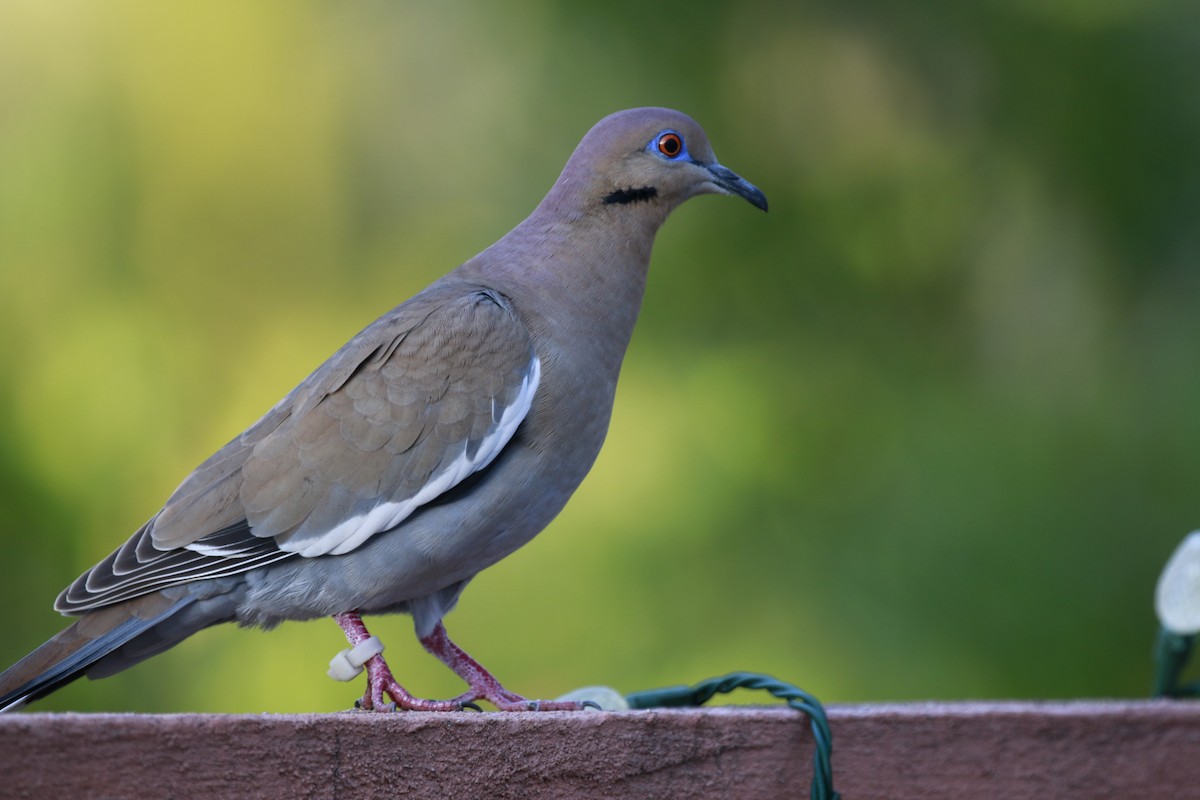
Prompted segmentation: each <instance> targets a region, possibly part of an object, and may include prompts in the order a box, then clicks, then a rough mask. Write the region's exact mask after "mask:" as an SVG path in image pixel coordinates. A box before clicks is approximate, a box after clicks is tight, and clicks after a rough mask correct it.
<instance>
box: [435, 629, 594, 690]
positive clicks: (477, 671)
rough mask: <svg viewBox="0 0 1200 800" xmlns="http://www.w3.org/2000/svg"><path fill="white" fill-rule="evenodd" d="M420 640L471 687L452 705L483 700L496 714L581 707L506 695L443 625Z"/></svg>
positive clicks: (502, 688)
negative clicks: (453, 639)
mask: <svg viewBox="0 0 1200 800" xmlns="http://www.w3.org/2000/svg"><path fill="white" fill-rule="evenodd" d="M420 641H421V644H422V645H423V646H424V647H425V649H426V650H428V651H429V652H430V653H432V654H433V655H434V656H436V657H437V659H438V660H439V661H441V662H442V663H443V664H445V665H446V666H447V667H449V668H450V669H452V670H454V674H455V675H457V676H458V677H460V678H462V679H463V680H464V681H466V682H467V685H468V686H470V687H471V688H470V689H469V690H468V691H466V692H464V693H463V694H461V695H459V696H458V697H456V698H454V700H453V701H452V702H457V703H461V704H463V705H465V704H467V703H474V701H476V700H486V701H488V702H489V703H491V704H492V705H494V706H495V707H496V708H497V709H499V710H500V711H580V710H582V709H583V708H584V706H583V704H582V703H575V702H570V701H562V700H529V699H526V698H524V697H522V696H521V695H519V694H516V693H514V692H510V691H509V690H508V689H505V688H504V687H503V686H501V685H500V681H498V680H496V679H495V678H494V677H493V676H492V673H490V672H488V671H487V670H486V669H484V668H483V665H482V664H480V663H479V662H478V661H476V660H475V659H473V658H471V656H469V655H467V653H466V651H464V650H463V649H462V648H461V647H459V646H458V645H456V644H455V643H454V642H452V641H450V636H449V635H448V634H447V633H446V628H445V626H443V625H442V623H440V622H439V623H438V624H437V627H435V628H434V629H433V632H432V633H430V634H429V635H428V636H426V637H425V638H424V639H421V640H420Z"/></svg>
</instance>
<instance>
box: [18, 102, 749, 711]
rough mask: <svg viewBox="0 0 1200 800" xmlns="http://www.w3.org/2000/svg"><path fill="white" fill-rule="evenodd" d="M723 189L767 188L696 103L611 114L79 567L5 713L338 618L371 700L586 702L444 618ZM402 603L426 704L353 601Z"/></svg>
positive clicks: (544, 493)
mask: <svg viewBox="0 0 1200 800" xmlns="http://www.w3.org/2000/svg"><path fill="white" fill-rule="evenodd" d="M711 193H716V194H734V195H739V196H741V197H743V198H745V199H746V200H748V201H750V202H751V203H752V204H754V205H755V206H757V207H758V208H761V209H763V210H766V208H767V201H766V198H765V197H764V196H763V194H762V192H760V191H759V190H758V189H757V188H755V187H754V186H752V185H751V184H749V183H747V182H746V181H745V180H743V179H742V178H740V177H738V176H737V175H736V174H734V173H733V172H731V171H730V170H728V169H726V168H725V167H723V166H721V165H720V164H719V163H718V162H717V160H716V158H715V157H714V155H713V151H712V148H711V147H710V146H709V143H708V139H707V137H706V136H705V134H704V131H703V130H701V128H700V126H699V125H697V124H696V123H695V122H694V121H693V120H692V119H691V118H689V117H687V116H686V115H684V114H681V113H679V112H678V111H672V110H669V109H663V108H639V109H632V110H628V111H621V112H618V113H616V114H613V115H611V116H609V117H606V118H605V119H603V120H601V121H600V122H599V123H598V124H597V125H596V126H595V127H593V128H592V129H591V131H589V132H588V133H587V135H586V136H584V138H583V141H581V142H580V144H579V146H578V147H577V148H576V149H575V152H574V153H573V154H572V155H571V158H570V160H568V161H567V165H566V167H565V168H564V169H563V171H562V174H561V175H560V176H559V178H558V180H557V181H556V182H555V184H554V186H553V187H552V188H551V189H550V192H549V194H547V195H546V197H545V199H544V200H542V202H541V203H540V204H539V205H538V207H537V208H536V209H534V211H533V213H532V214H530V215H529V217H528V218H527V219H526V220H525V221H524V222H522V223H521V224H519V225H518V226H517V227H516V228H514V229H513V230H512V231H511V232H510V233H508V234H507V235H506V236H504V237H503V238H502V239H500V240H499V241H498V242H496V243H495V244H494V245H492V246H491V247H489V248H487V249H486V250H484V251H483V252H482V253H480V254H479V255H477V256H475V257H474V258H472V259H471V260H469V261H467V262H466V263H465V264H463V265H462V266H460V267H459V268H458V269H455V270H454V271H453V272H451V273H449V274H448V275H446V276H445V277H443V278H441V279H440V280H438V281H436V282H435V283H433V284H432V285H430V286H429V287H428V288H426V289H425V290H424V291H422V292H420V293H419V294H417V295H416V296H415V297H413V298H412V299H411V300H408V301H407V302H405V303H402V304H401V305H399V306H397V307H396V308H394V309H392V310H391V311H390V312H388V313H387V314H385V315H384V316H383V317H381V318H380V319H378V320H376V321H375V322H374V323H372V324H371V325H370V326H368V327H367V328H366V329H365V330H363V331H362V332H361V333H359V334H358V335H357V336H355V337H354V338H353V339H351V340H350V342H349V343H347V344H346V345H345V346H344V347H342V348H341V349H340V350H338V351H337V352H336V353H335V354H334V355H333V357H332V358H330V359H329V360H328V361H326V362H325V363H324V364H322V365H321V366H320V367H318V368H317V370H316V371H315V372H313V373H312V374H311V375H309V376H308V378H306V379H305V380H304V382H303V383H301V384H300V385H299V386H297V387H296V388H295V389H294V390H293V391H292V392H291V393H290V394H288V396H287V397H285V398H284V399H283V400H282V401H280V402H279V403H278V404H277V405H276V406H275V407H274V408H272V409H271V410H270V411H268V412H267V414H266V416H264V417H263V418H262V419H260V420H259V421H258V422H256V423H254V424H253V425H252V426H250V428H248V429H247V430H246V431H245V432H244V433H242V434H241V435H240V436H238V437H237V438H235V439H234V440H233V441H231V442H230V443H229V444H227V445H225V446H224V447H223V448H221V449H220V450H218V451H217V452H216V454H214V455H213V456H212V457H211V458H209V459H208V460H207V461H205V462H204V463H203V464H201V465H200V466H199V467H198V468H197V469H196V470H195V472H193V473H192V474H191V475H189V476H188V477H187V478H186V479H185V480H184V481H183V483H182V484H180V486H179V488H178V489H176V490H175V492H174V494H172V495H171V497H170V499H168V500H167V502H166V505H164V506H163V507H162V509H161V510H160V511H159V512H158V513H157V514H155V515H154V516H153V517H152V518H151V519H150V521H149V522H147V523H146V524H145V525H143V526H142V528H141V529H140V530H139V531H138V532H137V533H135V534H134V535H133V537H132V538H130V539H129V541H127V542H126V543H125V544H123V545H122V546H121V547H119V548H118V549H117V550H116V551H115V552H114V553H112V554H111V555H110V556H108V558H106V559H104V560H103V561H101V562H100V563H99V564H97V565H96V566H94V567H92V568H91V569H90V570H88V571H87V572H86V573H84V574H83V575H82V576H80V577H79V578H78V579H77V580H76V581H75V582H74V583H73V584H71V585H70V586H69V587H67V589H66V590H64V591H63V593H62V594H61V595H59V597H58V600H57V602H56V603H55V608H56V609H57V610H58V611H61V612H62V613H64V614H69V615H75V616H78V617H79V619H78V620H77V621H75V622H74V623H73V624H72V625H71V626H70V627H68V628H66V629H64V630H63V631H61V632H60V633H58V634H57V635H55V636H54V637H53V638H51V639H50V640H49V641H48V642H46V643H45V644H44V645H42V646H41V647H39V648H38V649H37V650H35V651H34V652H33V653H31V654H29V655H28V656H26V657H25V658H24V659H22V660H21V661H20V662H18V663H17V664H16V665H14V666H13V667H11V668H10V669H8V670H7V671H6V672H4V673H3V675H0V709H4V708H9V707H16V706H19V705H23V704H24V703H26V702H29V701H31V700H35V699H37V698H39V697H42V696H44V695H46V694H48V693H50V692H52V691H54V690H55V689H57V688H59V687H60V686H62V685H64V684H66V683H68V682H69V681H71V680H73V679H75V678H77V677H79V676H80V675H83V674H86V675H88V676H89V677H92V678H97V677H104V676H107V675H111V674H113V673H115V672H118V671H120V670H123V669H125V668H127V667H129V666H131V665H133V664H136V663H137V662H139V661H141V660H143V659H145V658H148V657H149V656H152V655H154V654H156V653H159V652H161V651H163V650H166V649H167V648H169V647H171V646H173V645H175V644H177V643H178V642H180V641H182V640H183V639H185V638H186V637H188V636H190V635H191V634H193V633H195V632H196V631H199V630H201V629H202V628H206V627H208V626H210V625H215V624H217V623H220V622H231V621H236V622H239V623H242V624H246V625H259V626H262V627H266V628H269V627H271V626H274V625H277V624H279V623H280V622H282V621H284V620H305V619H312V618H314V617H322V616H330V615H332V616H333V617H334V619H335V620H336V621H337V622H338V624H339V625H340V626H341V627H342V630H343V631H344V632H345V634H346V636H347V638H348V639H349V640H350V643H351V645H352V646H355V648H356V650H357V653H355V655H356V657H357V658H356V662H360V661H365V666H366V669H367V674H368V688H367V691H366V694H365V695H364V697H363V700H362V705H363V707H365V708H370V709H381V708H384V707H385V700H384V695H385V694H386V695H388V696H389V697H390V698H391V699H392V701H394V702H395V704H396V705H397V706H398V707H401V708H407V709H420V710H450V709H459V708H462V707H463V706H464V705H466V704H468V703H472V702H473V701H475V700H479V699H483V700H487V701H488V702H490V703H492V704H493V705H495V706H496V707H497V708H499V709H502V710H526V709H575V708H578V707H579V705H578V704H577V703H570V702H562V703H553V702H552V703H538V702H531V701H527V700H525V699H524V698H523V697H520V696H519V695H516V694H513V693H512V692H509V691H508V690H506V689H504V687H502V686H501V685H500V683H499V682H498V681H496V679H495V678H493V677H492V676H491V674H489V673H488V672H487V671H486V670H485V669H484V668H483V667H482V666H480V665H479V664H478V663H477V662H475V661H474V660H473V659H471V658H470V657H469V656H468V655H467V654H466V653H464V652H463V651H462V650H461V649H459V648H458V647H457V646H456V645H455V644H454V643H453V642H451V641H450V639H449V638H448V636H447V635H446V630H445V628H444V627H443V625H442V617H443V616H444V615H445V614H446V613H447V612H448V611H449V610H450V609H451V608H453V606H454V604H455V602H456V601H457V600H458V596H459V594H460V593H461V592H462V590H463V587H464V586H466V584H467V582H468V581H469V580H471V578H472V577H473V576H474V575H475V574H476V573H478V572H479V571H480V570H482V569H484V568H485V567H488V566H490V565H492V564H494V563H496V562H497V561H499V560H500V559H502V558H504V557H505V556H506V555H508V554H509V553H512V552H513V551H514V550H516V549H517V548H519V547H520V546H521V545H523V544H525V543H526V542H528V541H529V540H530V539H531V538H533V536H534V535H536V534H537V533H538V532H539V531H541V530H542V529H543V528H544V527H545V526H546V525H547V524H548V523H549V522H550V520H551V519H553V518H554V516H555V515H557V514H558V512H559V511H560V510H561V509H562V507H563V505H564V504H565V503H566V502H567V499H568V498H569V497H570V496H571V493H572V492H574V491H575V488H576V487H577V486H578V485H579V483H580V481H582V480H583V477H584V475H586V474H587V472H588V470H589V469H590V468H591V465H592V462H593V461H594V460H595V458H596V455H597V453H598V452H599V450H600V445H601V443H602V442H603V440H604V436H605V432H606V430H607V428H608V422H609V416H610V414H611V411H612V404H613V393H614V391H615V389H616V383H617V374H618V372H619V371H620V367H621V361H622V359H623V358H624V355H625V349H626V346H627V345H628V343H629V338H630V335H631V334H632V332H633V326H634V322H635V321H636V319H637V315H638V310H639V307H640V305H641V300H642V294H643V289H644V286H645V280H646V270H647V267H648V265H649V261H650V249H651V246H652V245H653V243H654V235H655V233H656V232H657V230H658V228H659V226H660V225H662V223H663V221H664V220H665V219H666V218H667V215H668V214H669V213H670V212H671V211H672V210H673V209H674V208H675V207H676V206H678V205H679V204H680V203H682V202H683V201H684V200H687V199H688V198H689V197H693V196H695V195H699V194H711ZM393 612H407V613H409V614H411V615H412V617H413V621H414V624H415V627H416V633H417V637H418V638H419V639H420V641H421V643H422V644H423V645H424V646H425V648H426V649H427V650H428V651H429V652H430V653H432V654H433V655H435V656H436V657H437V658H439V659H440V660H441V661H442V662H444V663H445V664H446V665H447V666H448V667H450V669H452V670H454V672H455V673H457V674H458V675H459V676H460V677H461V678H462V679H463V680H464V681H466V682H467V684H468V686H469V689H468V690H467V691H466V692H465V693H464V694H462V695H461V696H459V697H456V698H454V699H452V700H442V701H433V700H422V699H419V698H415V697H413V696H412V695H410V694H409V693H408V692H407V691H405V689H404V688H403V687H401V686H400V684H398V683H397V682H396V680H395V679H394V678H393V677H392V674H391V672H390V670H389V669H388V666H387V664H386V663H385V662H384V660H383V656H382V655H380V654H379V653H378V652H377V651H378V649H379V648H378V647H373V645H374V642H373V641H372V639H373V637H371V636H370V634H369V633H368V632H367V630H366V628H365V627H364V625H363V622H362V618H361V615H362V614H382V613H393ZM364 643H366V644H364ZM360 645H362V647H359V646H360ZM356 662H352V663H351V664H350V665H349V666H350V668H351V669H352V668H353V667H354V666H355V665H356Z"/></svg>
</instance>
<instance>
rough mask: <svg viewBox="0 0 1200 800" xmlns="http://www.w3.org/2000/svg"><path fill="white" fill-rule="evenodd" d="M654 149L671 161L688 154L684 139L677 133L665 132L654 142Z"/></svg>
mask: <svg viewBox="0 0 1200 800" xmlns="http://www.w3.org/2000/svg"><path fill="white" fill-rule="evenodd" d="M654 148H655V149H656V150H657V151H658V152H659V154H660V155H662V156H665V157H667V158H670V159H676V158H679V157H680V156H682V155H683V154H684V152H686V151H685V150H684V147H683V137H682V136H680V135H679V134H678V133H676V132H675V131H663V132H662V133H660V134H659V135H658V138H657V139H655V141H654Z"/></svg>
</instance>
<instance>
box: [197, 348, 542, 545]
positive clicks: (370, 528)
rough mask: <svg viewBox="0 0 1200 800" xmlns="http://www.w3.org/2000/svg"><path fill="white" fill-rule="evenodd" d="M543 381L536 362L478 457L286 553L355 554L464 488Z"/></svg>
mask: <svg viewBox="0 0 1200 800" xmlns="http://www.w3.org/2000/svg"><path fill="white" fill-rule="evenodd" d="M541 375H542V365H541V362H540V361H539V360H538V359H537V357H536V356H535V357H534V359H533V361H532V362H531V363H530V365H529V372H528V373H526V375H525V379H524V380H522V381H521V388H520V391H519V392H518V393H517V397H516V398H515V399H514V400H513V402H512V404H511V405H509V406H507V407H506V408H504V411H503V412H502V413H501V415H500V419H499V420H498V421H496V422H495V423H494V424H493V425H492V426H491V427H490V428H489V430H488V432H487V434H486V435H485V436H484V437H483V440H482V441H481V442H480V443H479V447H478V448H477V449H476V451H475V453H474V455H473V456H471V457H469V456H468V455H467V443H466V442H463V444H462V450H461V451H460V452H459V453H458V455H457V456H455V458H454V460H453V461H451V462H450V463H449V464H446V465H445V467H443V468H442V469H440V470H438V471H437V472H435V473H434V474H433V475H431V476H430V478H429V482H428V483H426V484H425V485H424V486H422V487H421V489H420V491H418V492H417V493H416V494H415V495H413V496H412V497H408V498H405V499H403V500H395V501H386V502H382V503H380V504H379V505H377V506H375V507H374V508H373V509H371V510H370V511H368V512H366V513H365V514H356V515H355V516H353V517H350V518H349V519H346V520H343V521H342V522H340V523H338V524H337V525H335V526H334V527H333V528H331V529H330V530H329V531H327V532H326V533H324V534H322V535H320V536H318V537H317V538H315V539H310V538H307V537H304V538H303V539H302V540H300V541H296V540H295V539H292V540H289V541H287V542H284V543H283V544H281V545H280V548H281V549H283V550H287V551H291V552H298V553H299V554H300V555H302V556H304V557H306V558H313V557H315V556H323V555H330V554H331V555H341V554H343V553H348V552H350V551H351V550H353V549H354V548H356V547H358V546H359V545H360V544H362V543H363V542H365V541H366V540H367V539H369V538H371V537H372V536H374V535H375V534H377V533H380V532H382V531H386V530H389V529H391V528H394V527H396V526H397V525H399V524H400V523H401V522H403V521H404V520H405V519H406V518H408V516H409V515H410V514H412V513H413V512H414V511H416V510H417V509H418V508H420V507H421V506H423V505H425V504H426V503H428V502H429V501H431V500H433V499H434V498H435V497H437V496H438V495H440V494H442V493H443V492H446V491H448V490H449V489H451V488H453V487H454V486H456V485H458V483H459V482H461V481H462V480H463V479H464V478H466V477H467V476H468V475H470V474H471V473H473V472H478V471H479V470H481V469H483V468H484V467H486V466H487V465H488V464H491V463H492V461H493V460H495V458H496V456H498V455H500V451H501V450H503V449H504V446H505V445H507V444H508V443H509V441H510V440H511V439H512V437H513V434H515V433H516V432H517V428H518V427H519V426H520V424H521V421H522V420H523V419H525V416H526V415H527V414H528V413H529V409H530V408H531V407H532V406H533V397H534V395H535V394H536V393H537V388H538V382H539V380H540V379H541ZM492 402H493V412H492V418H493V419H495V417H496V414H495V400H494V399H493V401H492ZM189 547H191V545H189Z"/></svg>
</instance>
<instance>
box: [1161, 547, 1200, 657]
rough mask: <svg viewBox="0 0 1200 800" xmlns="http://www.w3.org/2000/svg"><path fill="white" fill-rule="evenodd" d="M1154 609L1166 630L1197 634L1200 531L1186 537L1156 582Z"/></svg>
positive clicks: (1199, 592) (1198, 631)
mask: <svg viewBox="0 0 1200 800" xmlns="http://www.w3.org/2000/svg"><path fill="white" fill-rule="evenodd" d="M1154 609H1155V611H1156V612H1158V621H1159V622H1161V623H1162V626H1163V627H1164V628H1166V629H1167V630H1169V631H1171V632H1173V633H1177V634H1180V635H1181V636H1190V635H1192V634H1195V633H1200V531H1194V532H1192V533H1190V534H1188V536H1187V537H1186V538H1185V539H1184V540H1183V542H1181V543H1180V545H1179V547H1177V548H1175V552H1174V553H1172V554H1171V558H1170V560H1168V561H1167V566H1165V567H1164V568H1163V571H1162V575H1160V576H1159V578H1158V588H1157V589H1156V590H1155V592H1154Z"/></svg>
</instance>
